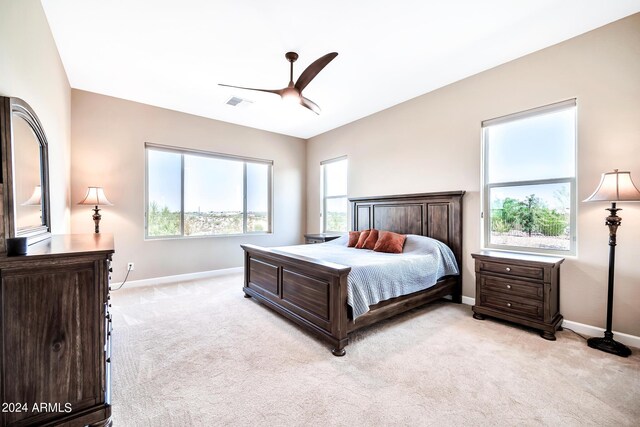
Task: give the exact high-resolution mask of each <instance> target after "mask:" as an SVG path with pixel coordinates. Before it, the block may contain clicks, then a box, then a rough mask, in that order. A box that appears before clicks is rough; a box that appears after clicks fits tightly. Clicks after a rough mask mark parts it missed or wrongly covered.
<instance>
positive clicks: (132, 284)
mask: <svg viewBox="0 0 640 427" xmlns="http://www.w3.org/2000/svg"><path fill="white" fill-rule="evenodd" d="M243 271H244V267H233V268H223V269H220V270H209V271H199V272H197V273H186V274H176V275H175V276H163V277H152V278H150V279H141V280H130V281H127V283H125V285H124V287H125V288H138V287H142V286H153V285H164V284H167V283H176V282H185V281H187V280H197V279H207V278H209V277H218V276H225V275H227V274H235V273H242V272H243ZM121 284H122V282H115V283H112V284H111V287H112V288H118V287H119V286H120V285H121Z"/></svg>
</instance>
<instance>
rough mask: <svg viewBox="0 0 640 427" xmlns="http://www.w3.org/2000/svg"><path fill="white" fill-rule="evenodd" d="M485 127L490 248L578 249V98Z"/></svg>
mask: <svg viewBox="0 0 640 427" xmlns="http://www.w3.org/2000/svg"><path fill="white" fill-rule="evenodd" d="M482 127H483V149H484V168H483V218H484V244H485V247H489V248H501V249H511V250H522V251H528V252H548V253H560V254H573V253H575V246H576V243H575V223H576V221H575V219H576V202H575V200H576V195H575V192H576V101H575V99H572V100H569V101H565V102H561V103H558V104H553V105H549V106H545V107H540V108H536V109H534V110H529V111H525V112H522V113H516V114H512V115H510V116H505V117H500V118H497V119H493V120H487V121H485V122H483V123H482Z"/></svg>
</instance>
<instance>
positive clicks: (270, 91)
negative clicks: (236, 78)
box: [218, 83, 282, 95]
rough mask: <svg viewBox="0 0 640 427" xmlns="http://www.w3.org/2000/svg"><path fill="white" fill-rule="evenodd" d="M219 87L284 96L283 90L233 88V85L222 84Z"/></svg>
mask: <svg viewBox="0 0 640 427" xmlns="http://www.w3.org/2000/svg"><path fill="white" fill-rule="evenodd" d="M218 86H224V87H233V88H236V89H245V90H255V91H258V92H268V93H275V94H276V95H282V89H277V90H276V89H254V88H252V87H242V86H233V85H225V84H222V83H218Z"/></svg>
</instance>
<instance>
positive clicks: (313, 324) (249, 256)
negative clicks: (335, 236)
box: [241, 191, 464, 356]
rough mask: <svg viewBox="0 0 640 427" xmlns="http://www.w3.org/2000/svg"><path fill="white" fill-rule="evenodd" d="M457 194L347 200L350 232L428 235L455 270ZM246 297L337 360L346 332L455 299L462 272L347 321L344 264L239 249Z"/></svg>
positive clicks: (458, 234)
mask: <svg viewBox="0 0 640 427" xmlns="http://www.w3.org/2000/svg"><path fill="white" fill-rule="evenodd" d="M463 195H464V191H455V192H441V193H424V194H404V195H394V196H380V197H359V198H353V199H349V202H350V203H351V208H352V209H351V212H352V222H351V229H353V230H365V229H369V228H376V229H378V230H388V231H393V232H396V233H401V234H413V235H419V236H427V237H431V238H433V239H436V240H438V241H440V242H442V243H444V244H445V245H447V246H448V247H449V248H450V249H451V252H452V253H453V256H454V257H455V260H456V262H457V265H458V269H459V270H460V271H462V197H463ZM241 246H242V248H243V250H244V287H243V291H244V294H245V297H247V298H250V297H253V298H255V299H256V300H257V301H259V302H260V303H263V304H264V305H266V306H268V307H270V308H271V309H273V310H275V311H276V312H278V313H280V314H281V315H283V316H285V317H287V318H288V319H290V320H292V321H293V322H295V323H297V324H298V325H300V326H301V327H303V328H305V329H306V330H308V331H310V332H312V333H315V334H317V335H318V336H319V337H321V338H322V339H324V340H326V341H328V342H329V343H330V344H331V345H332V346H333V349H332V353H333V355H335V356H344V354H345V353H346V351H345V346H346V345H347V344H348V342H349V333H351V332H353V331H355V330H357V329H360V328H363V327H366V326H369V325H371V324H373V323H375V322H378V321H380V320H383V319H386V318H389V317H391V316H394V315H396V314H400V313H403V312H405V311H407V310H411V309H413V308H416V307H419V306H421V305H424V304H427V303H429V302H432V301H435V300H437V299H440V298H443V297H446V296H450V297H451V300H452V301H453V302H455V303H460V302H461V299H462V279H461V277H462V276H461V274H459V275H449V276H445V277H442V278H440V279H439V280H438V281H437V283H436V284H435V285H433V286H431V287H429V288H427V289H424V290H421V291H417V292H412V293H410V294H408V295H403V296H398V297H395V298H391V299H388V300H384V301H380V302H378V303H376V304H374V305H372V306H369V309H368V311H366V313H364V314H361V315H360V316H357V318H356V319H355V320H354V316H353V310H352V307H351V306H350V305H349V304H348V276H349V274H350V272H351V267H349V266H346V265H342V264H339V263H336V262H331V261H327V260H322V259H318V258H314V257H310V256H305V255H304V254H299V253H291V251H287V250H286V248H284V250H283V248H280V249H279V248H263V247H260V246H255V245H241Z"/></svg>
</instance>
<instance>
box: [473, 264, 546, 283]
mask: <svg viewBox="0 0 640 427" xmlns="http://www.w3.org/2000/svg"><path fill="white" fill-rule="evenodd" d="M478 269H479V272H489V273H499V274H504V275H507V276H513V277H524V278H528V279H537V280H543V279H544V268H543V267H527V266H523V265H517V264H515V263H508V262H504V263H503V262H494V261H478Z"/></svg>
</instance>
